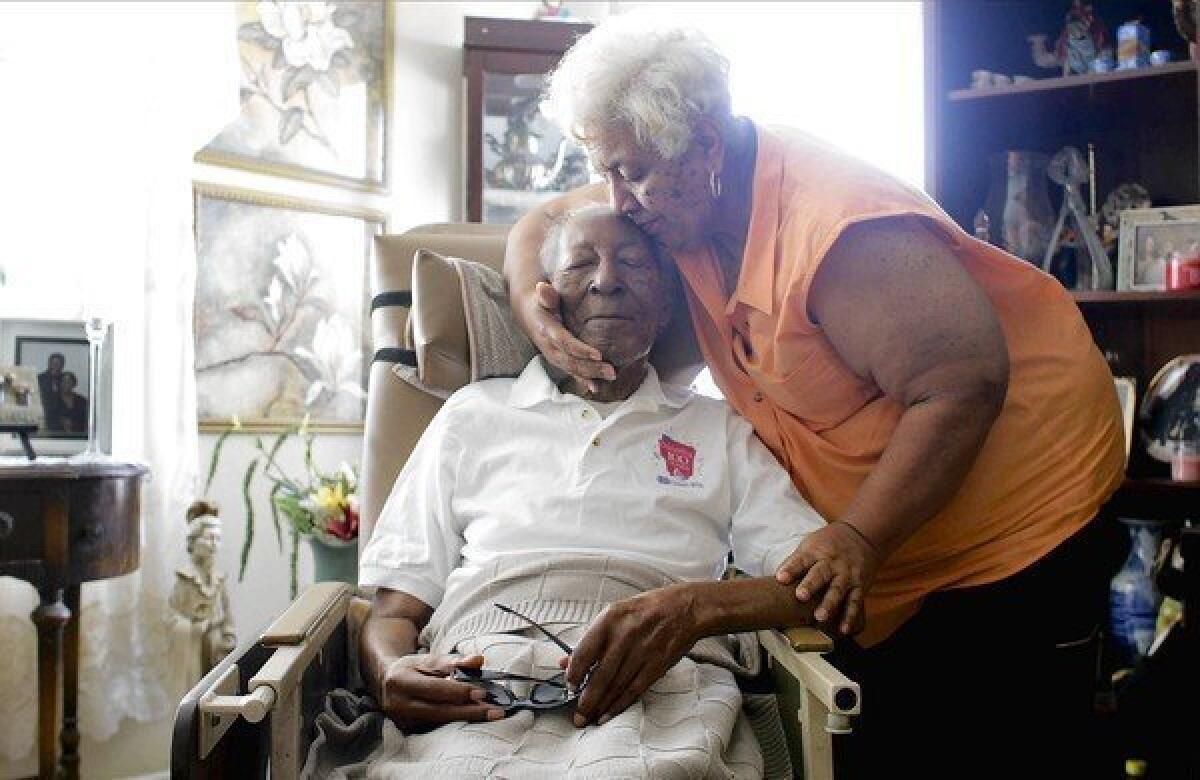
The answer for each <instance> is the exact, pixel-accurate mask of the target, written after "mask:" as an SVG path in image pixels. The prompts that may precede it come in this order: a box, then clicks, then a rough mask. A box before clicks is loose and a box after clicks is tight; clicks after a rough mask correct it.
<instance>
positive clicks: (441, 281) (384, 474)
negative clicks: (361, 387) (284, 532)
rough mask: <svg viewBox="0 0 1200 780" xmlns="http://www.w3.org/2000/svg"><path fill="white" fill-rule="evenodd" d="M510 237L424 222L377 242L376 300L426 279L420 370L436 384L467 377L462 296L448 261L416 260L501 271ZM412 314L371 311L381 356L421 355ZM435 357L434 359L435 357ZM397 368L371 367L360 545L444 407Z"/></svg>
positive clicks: (485, 228) (388, 364)
mask: <svg viewBox="0 0 1200 780" xmlns="http://www.w3.org/2000/svg"><path fill="white" fill-rule="evenodd" d="M507 235H508V228H507V227H506V226H495V225H478V224H460V225H453V224H446V225H424V226H421V227H417V228H413V229H412V230H409V231H408V232H406V233H402V234H399V235H383V236H378V237H377V238H376V239H375V255H374V258H373V260H372V267H371V279H370V283H371V295H372V298H373V299H375V300H379V299H380V295H381V294H384V293H391V292H399V293H409V294H411V292H412V289H413V276H414V274H415V273H418V272H419V273H421V274H422V279H421V282H422V292H426V291H428V295H427V296H425V298H424V299H423V301H422V306H421V311H420V315H421V316H422V327H423V328H424V333H423V335H424V336H425V340H424V342H423V344H422V347H421V353H422V354H423V355H424V356H425V358H426V360H425V364H424V366H423V367H422V368H424V369H425V370H426V372H427V373H428V375H429V376H430V378H431V380H436V382H435V383H436V384H441V383H445V382H450V381H453V379H454V376H455V372H459V373H460V375H461V376H463V377H465V376H467V375H468V374H467V372H468V371H469V368H468V367H469V365H470V359H469V355H468V354H467V327H466V319H465V317H464V316H463V311H462V296H461V294H460V293H459V287H458V281H457V274H455V273H454V271H453V269H452V268H450V267H449V266H448V264H446V263H444V262H436V261H435V260H436V258H435V257H429V258H427V259H426V261H424V262H422V263H419V264H416V263H414V260H415V258H416V257H417V255H418V253H419V252H420V250H428V252H436V253H438V254H440V255H450V256H456V257H464V258H469V259H471V260H474V261H476V262H480V263H485V264H487V265H489V266H492V267H494V268H497V269H498V268H500V267H502V265H503V263H504V241H505V239H506V237H507ZM447 273H448V274H449V275H447ZM409 309H410V307H406V306H399V305H390V306H381V307H379V308H376V309H374V311H373V312H372V313H371V336H372V344H373V347H374V350H375V353H376V354H377V355H378V354H380V352H381V350H388V349H398V350H402V351H405V350H407V351H409V353H410V354H412V353H416V352H417V345H416V344H415V343H414V340H413V337H412V330H413V328H412V327H410V323H409V317H410V311H409ZM413 326H415V323H413ZM430 355H435V356H437V357H434V358H432V359H431V358H430V357H429V356H430ZM393 365H394V363H393V362H392V361H390V360H376V361H375V362H374V363H373V364H372V365H371V372H370V378H369V380H368V385H367V416H366V425H365V429H364V431H363V478H362V489H361V496H360V498H361V520H360V523H361V525H360V533H359V539H360V544H365V543H366V541H367V539H369V538H370V536H371V530H372V529H373V528H374V525H375V519H376V518H377V517H378V516H379V510H380V509H382V508H383V502H384V501H386V500H387V497H388V493H389V492H391V489H392V483H394V482H395V481H396V475H397V474H399V473H400V469H401V468H403V467H404V462H405V461H406V460H407V459H408V455H409V453H410V452H412V449H413V447H414V446H416V443H417V440H418V439H420V438H421V433H422V432H424V430H425V426H427V425H428V424H429V421H430V420H432V419H433V416H434V415H435V414H437V410H438V408H440V407H441V404H442V402H441V399H440V398H437V397H435V396H433V395H430V394H428V393H424V392H421V391H420V390H418V389H416V388H415V387H413V386H412V385H409V384H407V383H406V382H403V381H401V380H400V379H399V378H398V377H397V376H396V375H395V374H394V373H393V371H392V368H393ZM463 383H465V380H464V382H463Z"/></svg>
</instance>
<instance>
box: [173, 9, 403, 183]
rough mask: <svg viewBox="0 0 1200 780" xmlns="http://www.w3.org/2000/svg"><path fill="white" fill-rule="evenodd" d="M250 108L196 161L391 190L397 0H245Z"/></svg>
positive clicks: (241, 28)
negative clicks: (301, 0) (389, 156)
mask: <svg viewBox="0 0 1200 780" xmlns="http://www.w3.org/2000/svg"><path fill="white" fill-rule="evenodd" d="M237 17H238V30H237V36H238V54H239V56H240V58H241V67H242V79H241V111H240V113H239V115H238V117H237V119H235V120H234V121H233V122H232V123H230V124H229V125H228V126H227V127H225V128H224V129H223V130H222V131H221V132H220V133H219V134H218V135H217V137H216V138H214V139H213V140H212V141H211V142H210V143H209V144H208V146H206V147H205V148H204V149H202V150H201V151H200V152H199V153H198V154H197V155H196V159H197V160H199V161H200V162H208V163H215V164H217V165H224V166H229V167H234V168H242V169H245V170H251V171H257V172H261V173H270V174H275V175H280V176H288V177H292V178H297V179H303V180H306V181H313V182H318V183H321V184H334V185H338V186H345V187H353V188H356V189H360V190H365V191H374V192H386V191H387V141H386V139H387V127H388V125H389V124H390V116H389V112H390V105H391V101H390V99H389V98H390V90H391V80H392V79H391V68H392V3H391V1H390V0H363V1H362V2H340V3H334V2H306V3H295V2H284V0H278V1H272V0H266V1H265V2H246V1H245V0H241V1H240V2H238V3H237Z"/></svg>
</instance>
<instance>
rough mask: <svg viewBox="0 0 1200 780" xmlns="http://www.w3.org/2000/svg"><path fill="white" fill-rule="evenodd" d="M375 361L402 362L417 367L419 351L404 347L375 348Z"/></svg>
mask: <svg viewBox="0 0 1200 780" xmlns="http://www.w3.org/2000/svg"><path fill="white" fill-rule="evenodd" d="M371 362H373V363H381V362H382V363H400V364H401V365H405V366H409V367H411V368H416V367H417V353H416V352H413V351H412V350H411V349H404V348H403V347H383V348H381V349H377V350H375V357H374V358H372V360H371Z"/></svg>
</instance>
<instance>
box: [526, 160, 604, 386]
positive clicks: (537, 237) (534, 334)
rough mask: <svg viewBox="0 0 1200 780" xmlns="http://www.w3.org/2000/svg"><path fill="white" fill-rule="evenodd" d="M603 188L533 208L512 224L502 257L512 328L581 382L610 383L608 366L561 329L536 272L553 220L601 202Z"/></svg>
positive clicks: (551, 296)
mask: <svg viewBox="0 0 1200 780" xmlns="http://www.w3.org/2000/svg"><path fill="white" fill-rule="evenodd" d="M607 198H608V196H607V193H606V191H605V186H604V185H603V184H588V185H586V186H583V187H580V188H578V189H575V190H571V191H570V192H567V193H564V194H562V195H560V196H558V197H556V198H554V199H553V200H550V201H548V202H546V203H545V204H543V205H541V206H539V207H538V208H535V209H533V210H532V211H530V212H529V213H528V214H526V215H525V216H523V217H521V219H520V220H519V221H518V222H517V224H515V225H513V228H512V230H511V231H510V232H509V234H508V246H507V248H506V249H505V253H504V278H505V280H506V282H507V283H508V301H509V306H511V307H512V310H513V316H514V317H515V318H516V320H517V324H519V325H520V326H521V328H522V329H524V331H525V332H526V333H527V334H528V335H529V338H530V340H531V341H533V344H534V346H536V347H537V348H538V350H539V351H540V352H541V353H542V354H543V355H545V356H546V359H547V360H549V361H550V362H551V363H552V364H554V365H555V366H558V367H559V368H561V369H562V370H564V371H566V372H568V373H570V374H573V375H575V376H577V377H579V378H581V379H612V378H613V377H614V376H615V373H614V372H613V369H612V366H610V365H608V364H607V363H604V362H603V361H601V359H600V353H599V351H597V350H596V349H595V348H593V347H590V346H588V345H587V344H584V343H583V342H582V341H580V340H579V339H577V338H575V337H574V336H572V335H571V334H570V332H569V331H567V329H566V328H564V327H563V325H562V319H561V317H560V316H559V312H558V296H557V295H556V294H555V292H554V288H552V287H551V286H550V285H549V284H546V283H545V282H546V274H545V271H544V270H543V269H542V261H541V249H542V243H543V242H544V241H545V240H546V233H547V232H548V231H549V230H550V226H551V225H552V224H553V223H554V222H555V220H557V219H560V218H561V217H563V216H565V215H566V214H568V213H569V212H571V211H573V210H575V209H577V208H580V207H581V206H587V205H591V204H593V203H605V202H607Z"/></svg>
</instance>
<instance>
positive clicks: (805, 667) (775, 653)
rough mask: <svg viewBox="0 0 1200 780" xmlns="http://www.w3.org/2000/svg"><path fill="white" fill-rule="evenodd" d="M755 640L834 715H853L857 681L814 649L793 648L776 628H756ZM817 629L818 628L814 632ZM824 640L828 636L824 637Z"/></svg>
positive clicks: (856, 705)
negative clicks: (800, 649)
mask: <svg viewBox="0 0 1200 780" xmlns="http://www.w3.org/2000/svg"><path fill="white" fill-rule="evenodd" d="M755 633H756V634H757V636H758V641H759V644H761V645H762V646H763V649H764V650H766V651H767V655H768V656H769V657H770V658H771V661H772V662H773V663H776V664H778V665H779V666H781V667H782V668H783V669H784V670H785V671H786V672H787V673H788V674H789V675H790V676H791V677H793V678H794V679H795V680H796V681H797V682H799V683H800V684H801V685H802V686H804V689H805V690H807V691H809V692H810V693H811V694H812V695H813V696H815V697H816V698H817V700H818V701H819V702H820V703H821V705H822V706H823V707H824V708H825V709H827V710H828V711H829V712H831V713H833V714H836V715H857V714H858V713H859V702H860V699H861V698H862V696H861V693H860V691H859V687H858V683H856V682H854V681H853V680H851V679H850V678H849V677H847V676H846V675H844V674H842V673H841V672H840V671H838V669H837V667H835V666H834V665H833V664H831V663H829V662H828V661H826V660H825V659H824V658H822V657H821V656H820V655H818V654H817V653H815V652H796V651H795V650H794V649H793V647H792V644H791V642H789V640H788V638H787V637H785V636H784V635H783V634H781V633H780V632H779V631H772V630H767V631H757V632H755ZM818 633H820V632H818ZM825 639H826V640H828V639H829V638H828V637H825Z"/></svg>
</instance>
